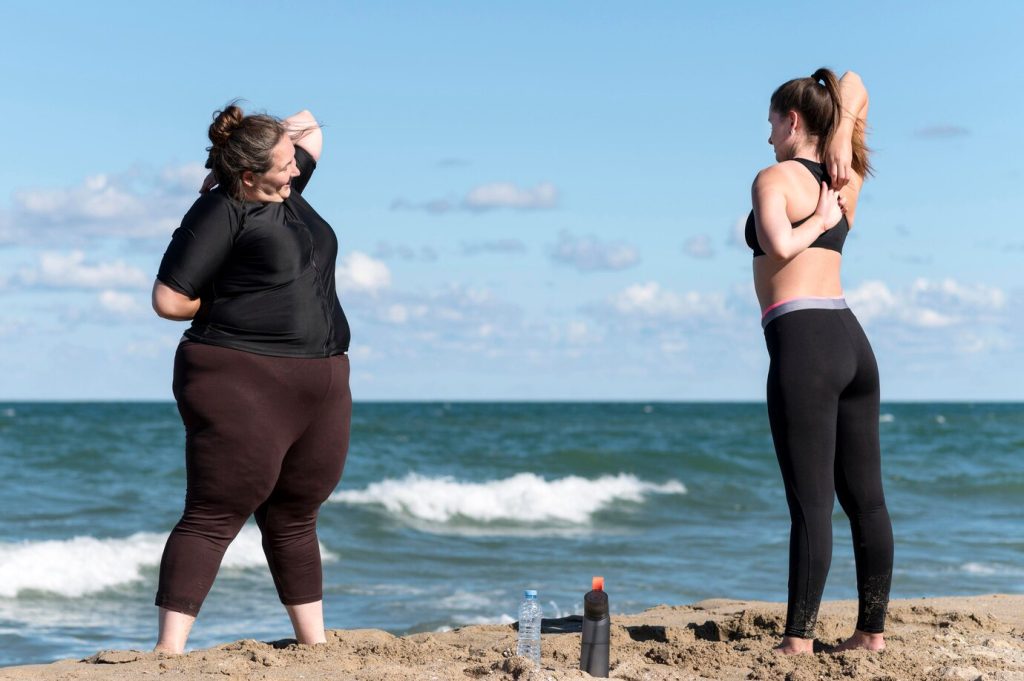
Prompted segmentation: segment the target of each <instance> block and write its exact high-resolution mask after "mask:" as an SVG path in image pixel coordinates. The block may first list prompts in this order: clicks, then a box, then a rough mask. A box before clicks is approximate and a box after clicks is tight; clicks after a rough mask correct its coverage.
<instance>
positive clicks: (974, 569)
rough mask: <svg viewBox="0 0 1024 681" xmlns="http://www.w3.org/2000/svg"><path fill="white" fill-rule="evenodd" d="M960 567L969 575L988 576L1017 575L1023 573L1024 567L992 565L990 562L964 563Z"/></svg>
mask: <svg viewBox="0 0 1024 681" xmlns="http://www.w3.org/2000/svg"><path fill="white" fill-rule="evenodd" d="M960 569H961V570H963V571H964V572H966V573H967V574H969V575H978V576H984V577H990V576H993V575H999V576H1001V577H1019V576H1022V575H1024V569H1021V568H1018V567H1010V566H1008V565H992V564H990V563H975V562H970V563H964V564H963V565H961V566H960Z"/></svg>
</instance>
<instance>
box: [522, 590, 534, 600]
mask: <svg viewBox="0 0 1024 681" xmlns="http://www.w3.org/2000/svg"><path fill="white" fill-rule="evenodd" d="M536 597H537V590H536V589H527V590H526V591H524V592H523V598H536Z"/></svg>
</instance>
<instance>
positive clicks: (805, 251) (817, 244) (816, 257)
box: [746, 69, 893, 654]
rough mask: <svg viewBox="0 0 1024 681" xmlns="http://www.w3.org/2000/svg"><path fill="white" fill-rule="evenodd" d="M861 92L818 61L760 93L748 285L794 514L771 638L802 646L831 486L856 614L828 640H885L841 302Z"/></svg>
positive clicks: (856, 331)
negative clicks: (765, 130)
mask: <svg viewBox="0 0 1024 681" xmlns="http://www.w3.org/2000/svg"><path fill="white" fill-rule="evenodd" d="M867 108H868V99H867V91H866V90H865V89H864V86H863V85H862V84H861V81H860V78H859V77H857V75H856V74H854V73H847V74H846V75H844V76H843V78H842V80H841V81H837V80H836V77H835V75H834V74H833V73H832V72H831V71H829V70H828V69H818V70H817V71H816V72H815V73H814V75H812V76H811V77H810V78H797V79H794V80H791V81H788V82H786V83H784V84H783V85H781V86H780V87H779V88H778V89H777V90H776V91H775V93H774V94H773V95H772V98H771V105H770V107H769V114H768V120H769V122H770V123H771V136H770V137H769V138H768V142H769V144H771V145H772V146H773V147H774V149H775V159H776V161H778V163H776V164H775V165H773V166H770V167H768V168H765V169H764V170H762V171H761V172H760V173H758V175H757V178H756V179H755V180H754V185H753V189H752V197H753V207H754V209H753V211H752V212H751V213H750V217H749V218H748V219H747V226H746V238H747V244H748V245H749V246H750V247H751V249H752V250H753V251H754V264H753V270H754V288H755V290H756V292H757V297H758V301H759V302H760V304H761V313H762V316H761V325H762V327H763V328H764V334H765V342H766V343H767V346H768V354H769V355H770V357H771V365H770V368H769V370H768V385H767V400H768V419H769V421H770V423H771V430H772V439H773V441H774V443H775V453H776V455H777V457H778V461H779V468H780V470H781V472H782V479H783V481H784V482H785V486H786V500H787V502H788V505H789V512H790V519H791V527H790V538H789V600H788V610H787V614H786V630H785V635H784V637H783V639H782V643H781V644H780V645H779V647H778V650H780V651H781V652H784V653H787V654H793V653H810V652H812V651H813V648H814V629H815V624H816V621H817V615H818V607H819V605H820V603H821V595H822V591H823V590H824V587H825V578H826V576H827V575H828V570H829V565H830V562H831V559H832V511H833V506H834V503H835V497H836V496H838V497H839V503H840V504H841V505H842V507H843V510H844V511H845V512H846V514H847V516H848V517H849V518H850V525H851V528H852V531H853V545H854V556H855V558H856V563H857V594H858V602H859V607H858V616H857V625H856V629H855V631H854V633H853V635H852V636H851V637H850V638H849V639H848V640H846V641H845V642H843V643H842V644H840V645H839V646H838V647H837V648H836V649H835V650H849V649H853V648H865V649H869V650H881V649H882V648H884V647H885V641H884V637H883V634H882V632H883V629H884V626H885V611H886V607H887V605H888V601H889V585H890V582H891V580H892V555H893V540H892V525H891V523H890V521H889V514H888V511H887V510H886V505H885V496H884V494H883V492H882V476H881V455H880V447H879V438H878V415H879V384H878V367H877V365H876V363H875V357H874V354H873V353H872V350H871V345H870V344H869V343H868V340H867V338H866V337H865V335H864V331H863V330H862V329H861V327H860V324H858V322H857V319H856V317H854V315H853V313H852V312H851V311H850V309H849V308H848V307H847V305H846V301H845V300H844V298H843V289H842V284H841V282H840V266H841V263H842V255H841V254H842V250H843V244H844V242H845V241H846V235H847V232H848V231H849V230H850V228H851V227H852V225H853V219H854V214H855V211H856V207H857V198H858V196H859V193H860V188H861V184H862V183H863V180H864V177H865V176H866V175H868V174H870V165H869V164H868V159H867V149H866V147H865V146H864V126H865V124H866V119H867Z"/></svg>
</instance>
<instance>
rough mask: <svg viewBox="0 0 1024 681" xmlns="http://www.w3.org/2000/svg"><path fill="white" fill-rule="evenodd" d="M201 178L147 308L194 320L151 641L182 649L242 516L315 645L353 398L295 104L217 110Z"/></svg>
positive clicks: (311, 144) (313, 146) (306, 125)
mask: <svg viewBox="0 0 1024 681" xmlns="http://www.w3.org/2000/svg"><path fill="white" fill-rule="evenodd" d="M209 135H210V141H211V142H212V144H211V146H210V147H209V148H208V151H209V159H208V161H207V164H206V165H207V167H208V168H210V169H211V171H212V172H211V174H210V178H208V180H207V182H206V183H204V186H203V189H202V190H201V191H202V192H203V194H202V196H201V197H200V198H199V199H197V200H196V202H195V204H194V205H193V206H192V208H191V209H190V210H189V211H188V213H187V214H186V215H185V217H184V219H183V220H182V223H181V227H179V228H178V229H177V230H176V231H175V232H174V235H173V237H172V239H171V243H170V245H169V246H168V248H167V251H166V253H165V254H164V258H163V261H162V262H161V263H160V271H159V273H158V274H157V281H156V283H155V284H154V286H153V308H154V310H156V312H157V314H158V315H160V316H161V317H164V318H166V319H173V320H179V321H185V320H192V325H191V326H190V327H189V329H188V330H187V331H186V332H185V335H184V337H183V338H182V342H181V344H180V345H179V346H178V351H177V354H176V356H175V362H174V385H173V388H174V396H175V399H176V400H177V403H178V410H179V412H180V413H181V417H182V421H183V422H184V424H185V432H186V440H185V463H186V470H187V478H188V487H187V492H186V497H185V510H184V513H183V515H182V517H181V520H180V521H179V522H178V524H177V525H176V526H175V527H174V530H173V531H172V532H171V535H170V537H169V538H168V540H167V545H166V547H165V548H164V554H163V559H162V561H161V563H160V583H159V588H158V591H157V596H156V605H157V606H159V607H160V633H159V640H158V641H157V644H156V649H157V650H160V651H165V652H172V653H180V652H182V651H183V650H184V647H185V642H186V640H187V638H188V633H189V631H190V629H191V627H192V623H193V622H194V621H195V617H196V615H197V614H198V612H199V609H200V607H201V606H202V603H203V600H204V599H205V598H206V595H207V593H208V592H209V590H210V587H211V585H212V584H213V580H214V577H215V576H216V574H217V569H218V567H219V566H220V562H221V559H222V558H223V555H224V551H225V550H226V549H227V546H228V544H230V543H231V541H232V540H233V539H234V538H235V536H236V535H237V534H238V532H239V530H241V528H242V525H244V523H245V522H246V520H247V519H248V518H249V516H252V515H255V517H256V522H257V524H258V525H259V528H260V531H261V532H262V534H263V549H264V552H265V553H266V556H267V563H268V564H269V566H270V572H271V574H272V576H273V578H274V585H275V587H276V588H277V592H278V595H279V596H280V598H281V602H282V603H283V604H284V605H285V608H286V609H287V611H288V614H289V616H290V617H291V620H292V625H293V626H294V628H295V637H296V639H297V640H298V641H299V642H300V643H307V644H310V643H321V642H323V641H324V640H325V637H324V624H323V606H322V571H321V561H320V549H319V541H318V539H317V535H316V519H317V514H318V512H319V509H320V505H321V504H322V503H323V502H324V500H326V499H327V497H328V496H329V495H330V493H331V492H332V491H333V490H334V487H335V486H336V485H337V483H338V481H339V480H340V478H341V472H342V469H343V468H344V465H345V456H346V453H347V451H348V440H349V424H350V420H351V413H352V397H351V393H350V392H349V386H348V379H349V366H348V357H347V355H346V354H345V353H346V352H347V350H348V344H349V329H348V322H347V320H346V319H345V314H344V312H343V311H342V309H341V305H340V304H339V302H338V297H337V294H336V292H335V284H334V261H335V258H336V256H337V250H338V242H337V239H336V238H335V236H334V232H333V230H332V229H331V227H330V225H328V224H327V222H325V221H324V220H323V218H321V217H320V216H319V215H318V214H317V212H316V211H315V210H313V208H312V207H311V206H310V205H309V203H307V202H306V200H305V199H304V198H303V197H302V191H303V189H305V187H306V184H307V182H308V181H309V178H310V176H311V175H312V173H313V170H314V169H315V167H316V162H317V160H318V158H319V156H320V149H321V146H322V140H323V137H322V133H321V130H320V128H319V126H318V125H317V122H316V120H315V119H314V118H313V116H312V115H311V114H310V113H309V112H308V111H303V112H301V113H299V114H296V115H294V116H292V117H290V118H287V119H284V120H283V121H282V120H278V119H276V118H273V117H271V116H266V115H252V116H245V115H244V114H243V112H242V110H241V109H239V108H238V107H237V106H234V105H231V106H228V107H227V108H226V109H224V110H223V111H220V112H218V113H217V114H216V116H215V120H214V122H213V124H212V125H211V126H210V130H209Z"/></svg>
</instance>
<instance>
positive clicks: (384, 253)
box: [373, 241, 437, 262]
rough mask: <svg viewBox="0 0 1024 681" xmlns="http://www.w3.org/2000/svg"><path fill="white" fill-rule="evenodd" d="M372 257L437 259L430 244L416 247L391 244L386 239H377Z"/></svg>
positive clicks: (386, 258)
mask: <svg viewBox="0 0 1024 681" xmlns="http://www.w3.org/2000/svg"><path fill="white" fill-rule="evenodd" d="M373 257H374V258H381V259H382V260H391V259H394V258H399V259H401V260H410V261H421V262H434V261H436V260H437V251H436V250H434V249H433V248H432V247H431V246H426V245H423V246H420V247H418V248H416V247H414V246H410V245H408V244H393V243H390V242H387V241H378V242H377V248H376V249H375V250H374V252H373Z"/></svg>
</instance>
